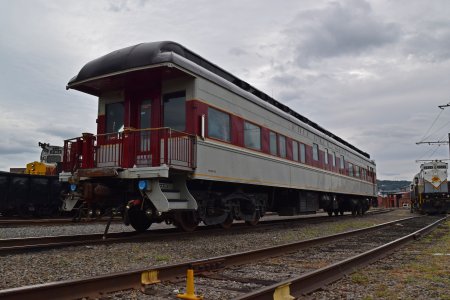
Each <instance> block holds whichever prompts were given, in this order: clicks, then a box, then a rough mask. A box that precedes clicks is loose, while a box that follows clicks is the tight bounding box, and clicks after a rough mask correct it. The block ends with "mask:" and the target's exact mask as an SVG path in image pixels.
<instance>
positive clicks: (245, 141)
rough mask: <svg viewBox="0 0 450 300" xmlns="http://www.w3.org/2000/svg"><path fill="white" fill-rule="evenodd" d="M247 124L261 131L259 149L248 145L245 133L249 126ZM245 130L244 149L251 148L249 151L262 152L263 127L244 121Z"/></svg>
mask: <svg viewBox="0 0 450 300" xmlns="http://www.w3.org/2000/svg"><path fill="white" fill-rule="evenodd" d="M247 124H249V125H251V126H254V127H255V128H258V129H259V148H255V147H251V146H249V145H247V140H246V138H245V137H246V135H245V132H246V129H245V125H247ZM243 129H244V147H246V148H249V149H253V150H258V151H261V150H262V129H261V126H259V125H256V124H255V123H252V122H250V121H247V120H244V127H243Z"/></svg>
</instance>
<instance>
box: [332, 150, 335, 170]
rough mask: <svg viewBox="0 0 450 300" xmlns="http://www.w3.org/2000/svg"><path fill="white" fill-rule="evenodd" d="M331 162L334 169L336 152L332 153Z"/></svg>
mask: <svg viewBox="0 0 450 300" xmlns="http://www.w3.org/2000/svg"><path fill="white" fill-rule="evenodd" d="M332 162H333V167H336V152H333V156H332Z"/></svg>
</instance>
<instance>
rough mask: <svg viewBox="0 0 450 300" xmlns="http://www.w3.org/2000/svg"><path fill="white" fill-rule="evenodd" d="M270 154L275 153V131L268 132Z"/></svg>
mask: <svg viewBox="0 0 450 300" xmlns="http://www.w3.org/2000/svg"><path fill="white" fill-rule="evenodd" d="M269 144H270V154H272V155H277V134H276V133H275V132H272V131H271V132H270V133H269Z"/></svg>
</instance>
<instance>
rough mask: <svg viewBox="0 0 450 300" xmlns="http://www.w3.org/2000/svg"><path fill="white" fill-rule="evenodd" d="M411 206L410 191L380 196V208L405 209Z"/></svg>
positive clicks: (387, 193)
mask: <svg viewBox="0 0 450 300" xmlns="http://www.w3.org/2000/svg"><path fill="white" fill-rule="evenodd" d="M410 205H411V194H410V192H409V191H401V192H386V193H385V194H379V195H378V207H384V208H390V207H405V206H408V207H409V206H410Z"/></svg>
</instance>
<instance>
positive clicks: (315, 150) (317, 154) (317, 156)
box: [313, 144, 319, 160]
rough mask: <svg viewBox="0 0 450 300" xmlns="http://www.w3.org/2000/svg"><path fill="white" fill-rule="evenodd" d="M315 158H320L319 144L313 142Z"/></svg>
mask: <svg viewBox="0 0 450 300" xmlns="http://www.w3.org/2000/svg"><path fill="white" fill-rule="evenodd" d="M313 159H314V160H319V145H317V144H313Z"/></svg>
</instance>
